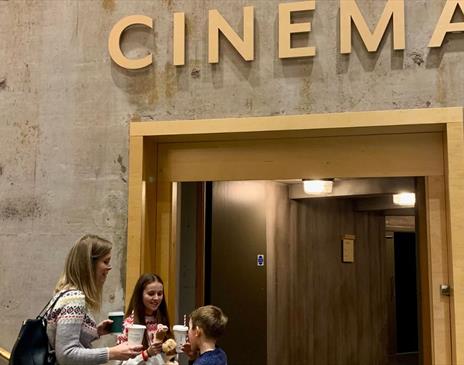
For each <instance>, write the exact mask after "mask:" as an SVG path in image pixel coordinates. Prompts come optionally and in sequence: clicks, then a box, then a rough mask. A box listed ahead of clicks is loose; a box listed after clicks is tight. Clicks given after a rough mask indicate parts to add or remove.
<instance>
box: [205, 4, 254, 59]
mask: <svg viewBox="0 0 464 365" xmlns="http://www.w3.org/2000/svg"><path fill="white" fill-rule="evenodd" d="M253 12H254V7H253V6H245V7H244V8H243V41H242V40H241V39H240V37H239V36H238V35H237V33H235V32H234V30H233V29H232V27H231V26H230V25H229V23H227V21H226V20H225V19H224V18H223V17H222V15H221V14H220V13H219V12H218V11H217V10H216V9H213V10H210V11H209V20H208V21H209V25H208V28H209V29H208V62H209V63H218V62H219V31H221V33H222V34H224V36H225V37H226V38H227V39H228V40H229V42H230V43H231V44H232V46H233V47H234V48H235V49H236V50H237V51H238V53H240V55H241V56H242V57H243V59H244V60H245V61H253V60H254V24H253Z"/></svg>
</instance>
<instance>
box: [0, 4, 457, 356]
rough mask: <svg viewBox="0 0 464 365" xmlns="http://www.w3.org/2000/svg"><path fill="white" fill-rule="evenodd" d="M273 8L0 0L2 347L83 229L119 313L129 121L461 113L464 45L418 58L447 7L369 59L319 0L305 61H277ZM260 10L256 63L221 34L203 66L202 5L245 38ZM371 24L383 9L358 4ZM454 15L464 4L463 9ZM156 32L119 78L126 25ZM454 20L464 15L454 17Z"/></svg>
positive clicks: (425, 9) (452, 43) (421, 12)
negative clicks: (177, 41)
mask: <svg viewBox="0 0 464 365" xmlns="http://www.w3.org/2000/svg"><path fill="white" fill-rule="evenodd" d="M279 2H288V1H278V0H247V1H242V0H179V1H175V0H171V1H169V0H119V1H118V0H0V60H1V62H0V110H1V118H0V247H1V254H0V318H2V327H3V328H2V329H3V330H2V331H0V346H2V347H5V348H7V349H10V348H11V346H12V344H13V342H14V339H15V336H16V334H17V331H18V329H19V326H20V323H21V321H22V320H23V319H25V318H26V317H30V316H34V315H36V313H37V312H38V311H39V310H40V309H41V307H42V306H43V305H44V304H45V302H46V301H47V300H48V298H49V296H50V294H51V292H52V290H53V287H54V284H55V282H56V280H57V278H58V276H59V273H60V272H61V270H62V268H63V262H64V258H65V255H66V254H67V252H68V250H69V247H70V246H71V245H72V244H73V242H74V241H75V240H76V239H77V238H78V237H80V236H81V235H82V234H83V233H87V232H91V233H97V234H100V235H102V236H104V237H107V238H109V239H111V240H112V241H113V242H114V243H115V249H114V252H113V267H114V268H113V272H112V273H111V274H110V277H109V279H108V282H107V284H106V287H105V292H104V306H103V313H105V312H106V311H108V310H113V309H120V308H122V306H123V299H124V298H123V289H124V276H125V255H126V249H125V247H126V220H127V168H128V166H127V165H128V164H127V162H128V125H129V122H130V121H131V120H174V119H200V118H223V117H240V116H263V115H277V114H305V113H326V112H342V111H363V110H382V109H396V108H427V107H440V106H462V105H463V104H464V100H463V96H464V92H463V91H464V90H463V88H464V75H463V72H464V62H462V57H463V54H464V35H463V34H462V33H457V34H451V35H448V36H447V37H446V40H445V43H444V45H443V46H442V47H441V48H440V49H433V50H432V49H430V48H427V44H428V42H429V40H430V37H431V35H432V32H433V30H434V28H435V25H436V22H437V20H438V18H439V16H440V14H441V11H442V9H443V6H444V4H445V0H414V1H406V2H405V6H406V9H405V13H406V15H405V18H406V49H405V50H404V51H394V50H393V47H392V29H391V25H390V27H389V30H388V31H387V33H386V35H385V37H384V39H383V40H382V43H381V45H380V49H379V51H378V52H376V53H371V54H369V53H368V52H367V51H366V50H365V48H364V45H363V44H362V42H361V39H360V37H359V36H358V34H357V32H356V31H354V32H353V52H352V53H351V55H341V54H340V52H339V25H338V22H339V1H338V0H337V1H336V0H325V1H322V0H318V1H316V10H315V11H313V12H307V13H301V14H298V15H296V16H295V17H294V21H311V22H312V28H313V30H312V32H311V33H310V34H309V37H308V36H307V35H297V36H295V41H294V45H295V46H303V45H306V44H308V43H309V44H310V45H313V46H315V47H316V51H317V55H316V56H315V57H314V58H302V59H288V60H281V59H279V58H278V43H277V39H278V4H279ZM249 5H253V6H255V60H254V61H253V62H245V61H243V60H242V59H241V57H240V56H239V54H238V53H237V52H236V51H235V50H234V49H233V47H232V46H231V45H230V44H229V43H228V42H227V41H224V39H222V40H221V46H220V62H219V64H216V65H210V64H208V61H207V51H208V44H207V40H208V35H207V29H208V22H207V16H208V10H209V9H218V10H219V11H220V12H221V13H222V14H223V15H224V17H225V18H226V19H227V20H228V21H229V23H230V24H231V26H232V27H233V28H234V29H236V30H237V31H238V33H239V34H241V29H242V25H243V20H242V7H243V6H249ZM358 5H359V7H360V8H361V10H362V13H363V14H364V17H365V19H366V21H367V23H368V24H369V25H370V27H371V29H373V27H374V25H375V24H376V22H377V20H378V18H379V16H380V14H381V12H382V10H383V7H384V5H385V1H384V0H370V1H369V0H358ZM175 11H184V12H185V14H186V24H187V25H186V28H187V34H186V42H187V46H186V49H187V51H186V64H185V66H181V67H175V66H173V65H172V61H171V60H172V13H173V12H175ZM459 12H460V11H459V10H458V11H457V13H459ZM133 14H143V15H147V16H150V17H152V18H153V19H154V30H153V31H151V30H149V29H144V28H134V29H133V30H130V31H128V32H127V33H125V35H124V37H123V40H122V48H123V50H124V52H125V53H126V55H128V56H129V57H140V56H143V55H145V54H147V52H152V53H153V55H154V63H153V65H152V66H150V67H148V68H146V69H144V70H139V71H127V70H124V69H121V68H120V67H119V66H117V65H116V64H114V63H113V62H112V61H111V59H110V57H109V55H108V51H107V41H108V34H109V32H110V30H111V28H112V26H113V25H114V24H115V23H116V22H117V21H118V20H120V19H121V18H122V17H124V16H126V15H133ZM455 18H456V19H455V20H456V21H462V14H455Z"/></svg>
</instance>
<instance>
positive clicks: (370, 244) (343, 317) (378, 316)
mask: <svg viewBox="0 0 464 365" xmlns="http://www.w3.org/2000/svg"><path fill="white" fill-rule="evenodd" d="M267 189H268V193H267V198H268V210H267V212H266V213H267V236H268V238H267V242H268V247H267V249H268V269H267V270H268V285H267V286H268V349H269V355H268V356H269V358H268V360H269V361H268V364H269V365H279V364H290V363H306V364H387V363H388V352H389V351H391V348H392V344H391V341H392V340H391V339H389V330H390V328H389V327H390V324H391V323H392V318H389V316H391V315H392V311H391V306H392V304H393V302H392V298H393V296H392V290H393V288H392V286H391V285H392V281H391V277H392V275H393V273H392V272H391V270H392V269H391V265H389V263H391V252H388V251H387V247H388V246H386V245H385V244H384V226H385V221H384V217H383V216H382V215H381V214H377V213H366V212H354V211H353V204H352V203H351V202H350V201H349V200H341V199H340V200H338V199H310V200H309V199H308V200H302V201H289V200H288V198H287V197H288V192H287V187H286V186H283V185H275V184H268V186H267ZM344 234H354V235H356V240H355V261H354V263H342V260H341V238H342V236H343V235H344Z"/></svg>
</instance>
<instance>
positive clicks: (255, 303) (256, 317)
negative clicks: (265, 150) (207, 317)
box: [206, 181, 267, 365]
mask: <svg viewBox="0 0 464 365" xmlns="http://www.w3.org/2000/svg"><path fill="white" fill-rule="evenodd" d="M265 201H266V189H265V184H264V183H262V182H259V181H227V182H214V183H213V188H212V218H211V271H210V276H209V281H210V290H211V296H210V299H211V303H207V304H214V305H217V306H219V307H221V308H222V309H223V310H224V312H225V313H226V315H227V316H228V317H229V323H228V325H227V330H226V334H225V335H224V337H223V338H221V339H220V341H219V345H220V346H221V347H223V348H224V350H225V351H226V353H227V356H228V362H229V364H234V365H264V364H266V354H267V349H266V346H267V343H266V333H267V323H266V302H267V298H266V264H264V265H263V266H258V264H257V255H258V254H263V255H264V257H266V217H265V209H264V208H265ZM206 280H208V278H207V279H206Z"/></svg>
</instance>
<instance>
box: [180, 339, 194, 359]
mask: <svg viewBox="0 0 464 365" xmlns="http://www.w3.org/2000/svg"><path fill="white" fill-rule="evenodd" d="M181 349H182V351H183V352H184V353H185V354H186V355H187V356H188V358H189V360H195V359H196V358H197V357H198V354H197V352H196V351H193V350H192V346H191V345H190V342H186V343H184V344H183V345H182V347H181Z"/></svg>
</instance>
